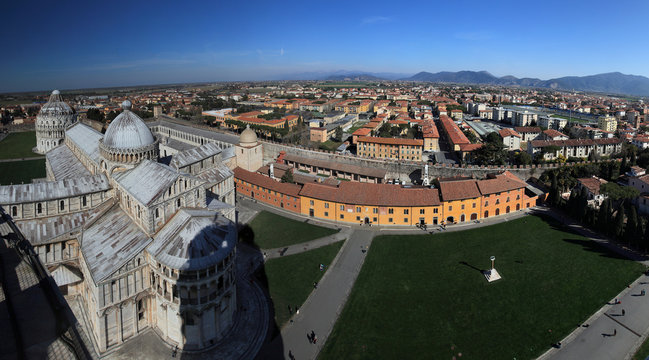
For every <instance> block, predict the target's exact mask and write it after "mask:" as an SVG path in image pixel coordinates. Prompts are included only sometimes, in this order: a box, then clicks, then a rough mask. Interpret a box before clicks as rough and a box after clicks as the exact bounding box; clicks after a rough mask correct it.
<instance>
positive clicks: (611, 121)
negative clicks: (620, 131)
mask: <svg viewBox="0 0 649 360" xmlns="http://www.w3.org/2000/svg"><path fill="white" fill-rule="evenodd" d="M597 127H599V128H600V129H601V130H604V131H609V132H615V130H617V120H616V119H615V117H613V116H610V115H605V116H600V117H599V119H597Z"/></svg>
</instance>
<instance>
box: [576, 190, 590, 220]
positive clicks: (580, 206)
mask: <svg viewBox="0 0 649 360" xmlns="http://www.w3.org/2000/svg"><path fill="white" fill-rule="evenodd" d="M576 207H577V208H576V211H577V219H578V220H579V221H584V220H585V218H586V212H587V211H588V190H586V188H585V187H582V188H581V191H580V192H579V197H578V198H577V206H576Z"/></svg>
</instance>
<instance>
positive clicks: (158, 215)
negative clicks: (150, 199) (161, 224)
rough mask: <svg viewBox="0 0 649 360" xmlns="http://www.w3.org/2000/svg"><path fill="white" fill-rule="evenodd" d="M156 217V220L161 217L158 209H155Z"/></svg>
mask: <svg viewBox="0 0 649 360" xmlns="http://www.w3.org/2000/svg"><path fill="white" fill-rule="evenodd" d="M155 217H156V219H157V218H158V217H160V211H159V210H158V209H155Z"/></svg>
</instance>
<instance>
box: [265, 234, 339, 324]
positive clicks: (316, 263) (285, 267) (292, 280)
mask: <svg viewBox="0 0 649 360" xmlns="http://www.w3.org/2000/svg"><path fill="white" fill-rule="evenodd" d="M342 245H343V241H338V242H336V243H333V244H331V245H327V246H323V247H321V248H317V249H314V250H309V251H306V252H303V253H300V254H295V255H290V256H286V257H281V258H276V259H271V260H268V262H266V264H265V265H264V268H265V270H266V277H267V279H268V289H269V292H270V296H271V298H272V299H273V307H274V309H275V321H276V322H277V325H278V326H279V327H280V328H281V327H282V326H283V325H284V324H285V323H286V322H287V321H288V320H289V319H290V317H291V316H292V313H289V312H288V306H289V305H290V306H291V311H292V312H293V313H294V312H295V306H298V307H301V306H302V304H303V303H304V301H306V299H307V297H309V294H311V291H313V283H314V282H316V281H320V278H322V276H323V275H324V274H325V272H324V271H320V264H324V265H325V266H326V268H325V269H329V265H330V264H331V261H332V260H333V259H334V257H336V254H338V251H339V250H340V247H341V246H342Z"/></svg>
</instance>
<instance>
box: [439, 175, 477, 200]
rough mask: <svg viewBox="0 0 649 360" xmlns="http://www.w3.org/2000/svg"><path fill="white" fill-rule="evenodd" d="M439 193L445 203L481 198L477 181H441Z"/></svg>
mask: <svg viewBox="0 0 649 360" xmlns="http://www.w3.org/2000/svg"><path fill="white" fill-rule="evenodd" d="M439 191H440V193H441V196H442V199H443V200H444V201H454V200H462V199H473V198H477V197H480V196H481V195H480V191H479V190H478V186H477V185H476V181H475V180H473V179H472V180H457V181H440V182H439Z"/></svg>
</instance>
